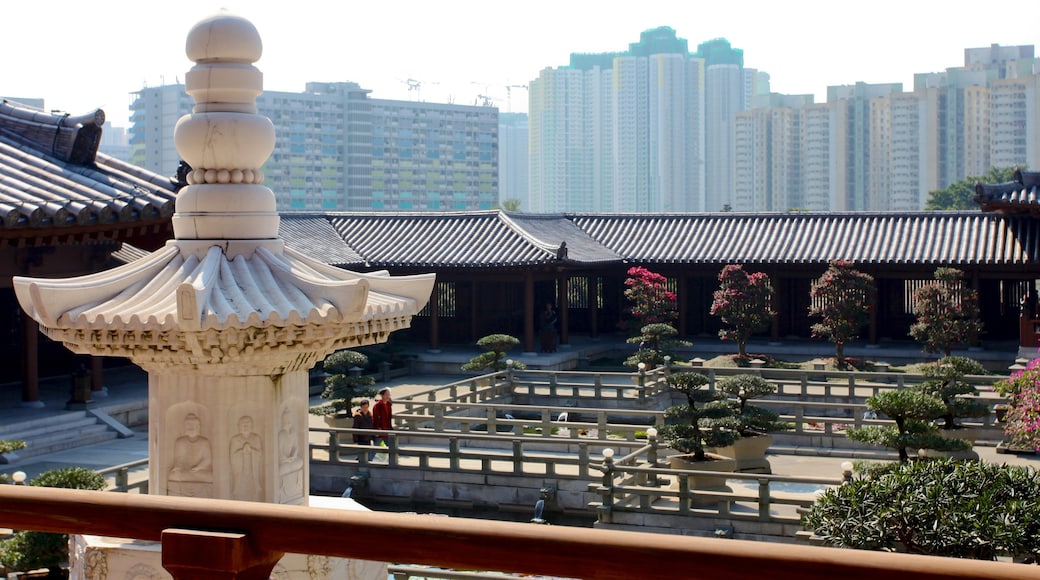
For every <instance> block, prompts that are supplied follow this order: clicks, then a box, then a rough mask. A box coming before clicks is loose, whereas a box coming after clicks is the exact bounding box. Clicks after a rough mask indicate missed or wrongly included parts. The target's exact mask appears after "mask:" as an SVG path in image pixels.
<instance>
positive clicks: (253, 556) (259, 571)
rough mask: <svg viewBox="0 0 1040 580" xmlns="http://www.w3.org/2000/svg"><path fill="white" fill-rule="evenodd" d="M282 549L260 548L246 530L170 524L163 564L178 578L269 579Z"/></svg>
mask: <svg viewBox="0 0 1040 580" xmlns="http://www.w3.org/2000/svg"><path fill="white" fill-rule="evenodd" d="M282 556H284V553H282V552H269V551H265V550H259V549H257V548H256V547H255V546H254V545H253V544H252V543H251V542H250V541H249V537H248V536H246V535H245V534H237V533H228V532H205V531H201V530H185V529H180V528H170V529H167V530H163V533H162V565H163V568H166V570H167V571H169V573H170V574H172V575H173V577H174V579H175V580H223V579H227V580H267V579H268V578H270V577H271V571H272V570H274V566H275V564H277V563H278V560H280V559H281V558H282Z"/></svg>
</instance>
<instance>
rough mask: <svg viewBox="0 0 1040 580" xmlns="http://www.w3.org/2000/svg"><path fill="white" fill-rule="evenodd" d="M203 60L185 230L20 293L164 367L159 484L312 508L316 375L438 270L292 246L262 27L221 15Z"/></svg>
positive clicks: (197, 51)
mask: <svg viewBox="0 0 1040 580" xmlns="http://www.w3.org/2000/svg"><path fill="white" fill-rule="evenodd" d="M187 54H188V58H190V59H191V60H192V61H194V62H195V63H196V65H195V66H194V67H193V68H192V69H191V71H189V72H188V73H187V76H186V77H185V87H186V90H187V92H188V94H189V95H191V96H192V97H193V98H194V100H195V103H196V104H195V107H194V109H193V111H192V113H191V114H188V115H185V116H184V117H182V118H181V119H180V120H179V121H178V122H177V126H176V129H175V133H174V139H175V142H176V145H177V150H178V152H179V153H180V155H181V156H182V157H183V159H184V160H185V162H186V163H187V164H188V165H190V167H191V168H192V170H191V171H190V173H188V175H187V182H188V185H187V186H186V187H184V188H183V189H182V190H181V191H180V193H179V194H178V196H177V201H176V213H175V214H174V216H173V228H174V235H175V239H173V240H170V241H169V242H167V244H166V246H165V247H164V248H163V249H161V250H159V251H156V252H154V253H152V254H151V255H149V256H147V257H145V258H143V259H141V260H138V261H137V262H134V263H131V264H128V265H126V266H122V267H119V268H116V269H113V270H109V271H105V272H101V273H98V274H94V275H90V276H83V277H79V278H71V279H64V280H45V279H34V278H15V279H14V286H15V290H16V293H17V296H18V300H19V302H20V303H21V305H22V308H24V309H25V311H26V312H28V314H29V315H30V316H32V317H33V318H34V319H35V320H36V321H37V322H39V324H40V328H41V331H42V332H43V333H44V334H46V335H47V336H48V337H50V338H52V339H54V340H56V341H60V342H62V343H64V344H65V345H66V346H67V347H68V348H69V349H71V350H73V351H74V352H77V353H84V354H91V355H95V356H108V357H113V356H121V357H127V358H129V359H131V360H132V361H133V362H135V363H136V364H138V365H139V366H141V367H142V368H143V369H145V370H146V371H147V372H148V377H149V378H148V381H149V382H148V390H149V455H150V461H149V481H150V493H154V494H166V495H179V496H195V497H209V498H221V499H232V500H247V501H261V502H270V503H286V504H306V503H307V496H308V488H309V471H308V463H309V462H308V454H307V449H308V440H307V418H308V414H307V406H308V398H309V393H308V370H309V369H310V368H311V367H313V366H314V365H315V364H316V363H318V362H319V361H321V360H322V359H324V357H325V356H327V355H328V354H329V353H331V352H333V351H335V350H338V349H342V348H348V347H354V346H360V345H365V344H372V343H377V342H382V341H385V340H386V338H387V336H388V335H389V334H390V333H391V332H393V331H395V330H398V329H402V328H407V327H408V326H409V324H410V322H411V317H412V316H413V315H415V314H416V313H417V312H419V310H420V309H422V308H423V306H425V304H426V302H427V300H428V299H429V296H430V293H431V291H432V289H433V284H434V276H433V275H432V274H430V275H421V276H394V277H391V276H389V275H388V274H387V273H385V272H377V273H370V274H361V273H355V272H349V271H346V270H342V269H339V268H335V267H331V266H328V265H326V264H324V263H322V262H320V261H318V260H315V259H312V258H309V257H307V256H304V255H302V254H300V253H299V252H296V251H294V250H292V249H290V248H288V247H286V245H285V243H284V241H283V240H282V239H281V238H280V237H279V235H278V227H279V217H278V213H277V212H276V210H275V196H274V194H273V193H272V192H271V190H270V189H268V188H267V187H265V186H264V185H263V180H264V177H263V173H262V172H261V167H262V165H263V164H264V162H265V161H266V160H267V158H268V157H269V156H270V154H271V152H272V151H273V149H274V139H275V135H274V126H273V125H272V124H271V121H270V120H269V119H268V118H266V117H264V116H261V115H258V114H257V108H256V97H257V96H258V95H259V94H260V93H261V92H262V75H261V73H260V71H259V70H257V69H256V68H255V67H254V66H253V63H254V62H256V61H257V60H258V59H259V58H260V54H261V42H260V36H259V34H258V33H257V31H256V29H255V28H254V27H253V25H252V24H251V23H250V22H248V21H247V20H245V19H243V18H240V17H237V16H233V15H231V14H228V13H220V14H217V15H215V16H212V17H210V18H207V19H204V20H202V21H200V22H199V23H198V24H196V25H195V26H194V28H192V30H191V31H190V32H189V34H188V38H187Z"/></svg>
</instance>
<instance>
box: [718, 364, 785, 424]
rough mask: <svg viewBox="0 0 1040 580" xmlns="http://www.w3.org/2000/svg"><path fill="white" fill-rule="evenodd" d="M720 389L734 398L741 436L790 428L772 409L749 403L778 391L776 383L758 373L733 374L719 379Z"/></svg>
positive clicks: (733, 404)
mask: <svg viewBox="0 0 1040 580" xmlns="http://www.w3.org/2000/svg"><path fill="white" fill-rule="evenodd" d="M717 386H718V389H719V391H721V392H722V393H723V394H725V395H726V396H728V397H731V398H732V399H733V400H731V401H730V402H731V403H732V407H733V411H734V414H735V416H736V418H737V421H738V422H739V426H738V427H737V431H738V432H739V433H740V436H741V437H754V436H755V435H764V434H766V433H769V432H771V431H783V430H785V429H790V428H791V425H790V424H789V423H787V422H785V421H780V415H779V414H778V413H776V412H775V411H773V410H772V409H766V408H764V407H757V406H755V405H749V404H748V401H750V400H751V399H757V398H759V397H762V396H764V395H771V394H773V393H775V392H776V385H774V384H773V383H771V382H769V381H767V380H765V379H763V378H762V377H760V376H758V375H733V376H730V377H725V378H722V379H719V381H718V383H717Z"/></svg>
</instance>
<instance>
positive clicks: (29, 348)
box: [19, 312, 43, 407]
mask: <svg viewBox="0 0 1040 580" xmlns="http://www.w3.org/2000/svg"><path fill="white" fill-rule="evenodd" d="M21 318H22V402H21V403H19V406H20V407H42V406H43V401H41V400H40V360H39V352H40V348H39V344H40V343H39V341H40V336H39V335H40V325H39V324H38V323H37V322H36V321H35V320H33V318H32V317H31V316H29V315H28V314H26V313H24V312H23V313H21Z"/></svg>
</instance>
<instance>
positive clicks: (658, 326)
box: [625, 322, 690, 368]
mask: <svg viewBox="0 0 1040 580" xmlns="http://www.w3.org/2000/svg"><path fill="white" fill-rule="evenodd" d="M678 334H679V331H678V330H676V329H675V328H674V327H673V326H672V325H670V324H664V323H660V322H659V323H654V324H647V325H646V326H644V327H643V328H641V329H640V333H639V335H638V336H634V337H632V338H629V339H628V343H629V344H638V345H639V350H637V351H636V352H635V354H633V355H632V356H630V357H628V358H627V359H625V365H627V366H630V367H633V368H635V367H637V366H639V363H646V366H648V367H650V368H654V367H657V366H660V365H661V364H663V363H664V357H666V356H670V353H669V351H670V350H671V349H673V348H678V347H681V346H689V344H690V343H689V342H686V341H685V340H679V339H677V338H675V337H676V336H678Z"/></svg>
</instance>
